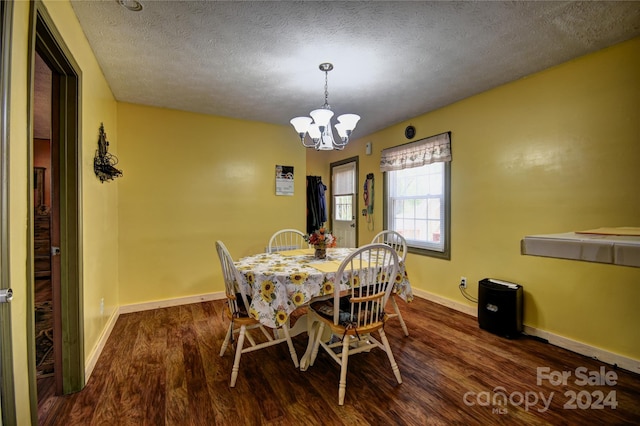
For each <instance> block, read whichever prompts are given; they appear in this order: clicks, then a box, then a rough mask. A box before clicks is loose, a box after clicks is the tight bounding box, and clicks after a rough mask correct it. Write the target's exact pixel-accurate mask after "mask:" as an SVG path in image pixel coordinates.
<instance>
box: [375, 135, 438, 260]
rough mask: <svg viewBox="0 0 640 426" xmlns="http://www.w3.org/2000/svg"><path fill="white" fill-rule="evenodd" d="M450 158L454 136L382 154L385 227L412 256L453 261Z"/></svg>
mask: <svg viewBox="0 0 640 426" xmlns="http://www.w3.org/2000/svg"><path fill="white" fill-rule="evenodd" d="M450 159H451V150H450V136H449V133H444V134H442V135H437V136H434V137H431V138H427V139H422V140H420V141H417V142H413V143H410V144H406V145H401V146H398V147H395V148H390V149H389V150H384V151H383V152H382V160H381V169H382V170H383V171H384V172H385V203H386V204H385V212H384V221H385V225H386V226H385V228H386V229H391V230H394V231H397V232H399V233H400V234H401V235H402V236H404V237H405V239H406V240H407V245H408V247H409V251H410V252H412V253H420V254H425V255H429V256H435V257H440V258H445V259H449V258H450V223H449V219H450V216H451V214H450V182H449V181H450V176H451V173H450Z"/></svg>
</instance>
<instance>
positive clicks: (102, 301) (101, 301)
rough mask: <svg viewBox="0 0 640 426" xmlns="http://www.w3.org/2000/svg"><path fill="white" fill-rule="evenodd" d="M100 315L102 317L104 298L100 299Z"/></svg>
mask: <svg viewBox="0 0 640 426" xmlns="http://www.w3.org/2000/svg"><path fill="white" fill-rule="evenodd" d="M100 315H104V297H103V298H102V299H100Z"/></svg>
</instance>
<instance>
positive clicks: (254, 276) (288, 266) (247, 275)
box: [234, 248, 413, 327]
mask: <svg viewBox="0 0 640 426" xmlns="http://www.w3.org/2000/svg"><path fill="white" fill-rule="evenodd" d="M353 250H354V249H349V248H330V249H327V258H326V259H324V260H319V259H316V258H315V257H314V255H313V252H314V250H313V249H299V250H292V251H288V252H281V253H260V254H256V255H253V256H248V257H244V258H242V259H240V260H238V261H237V262H234V263H235V265H236V267H237V269H238V271H239V272H240V274H241V276H242V278H243V282H242V285H244V286H245V292H246V294H247V295H248V296H251V306H250V308H249V314H250V315H251V316H252V317H254V318H256V319H257V320H258V321H260V322H261V323H262V324H264V325H266V326H268V327H277V326H280V325H281V324H283V323H284V322H286V321H287V319H288V318H289V315H290V314H291V312H293V311H294V310H296V309H297V308H298V307H300V306H303V305H306V304H307V303H309V301H310V300H311V299H312V298H314V297H318V296H325V295H331V294H333V290H334V281H335V276H336V271H337V270H338V267H339V266H340V263H341V262H342V260H343V259H344V258H346V257H347V256H348V255H349V254H351V253H352V252H353ZM340 290H344V289H340ZM395 291H396V294H397V295H398V296H400V297H401V298H402V299H403V300H405V301H407V302H411V301H412V300H413V293H412V292H411V285H410V283H409V278H408V277H407V273H406V271H405V267H404V263H402V262H401V263H400V270H399V271H398V274H397V276H396V279H395Z"/></svg>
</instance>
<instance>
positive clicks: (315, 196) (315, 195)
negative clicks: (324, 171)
mask: <svg viewBox="0 0 640 426" xmlns="http://www.w3.org/2000/svg"><path fill="white" fill-rule="evenodd" d="M326 189H327V187H326V185H325V184H324V183H322V178H321V177H320V176H307V233H308V234H310V233H312V232H314V231H315V230H317V229H320V228H321V227H322V226H323V225H324V223H325V222H326V221H327V207H326V201H325V196H324V191H325V190H326Z"/></svg>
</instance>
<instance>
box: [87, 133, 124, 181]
mask: <svg viewBox="0 0 640 426" xmlns="http://www.w3.org/2000/svg"><path fill="white" fill-rule="evenodd" d="M108 150H109V141H107V134H106V133H105V132H104V126H103V124H102V123H100V136H99V137H98V150H97V151H96V156H95V158H94V159H93V171H94V172H95V173H96V176H98V178H99V179H100V182H101V183H104V182H105V181H109V180H113V179H115V178H117V177H120V176H122V170H118V169H116V168H115V165H116V164H118V157H116V156H115V155H112V154H109V152H108Z"/></svg>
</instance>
